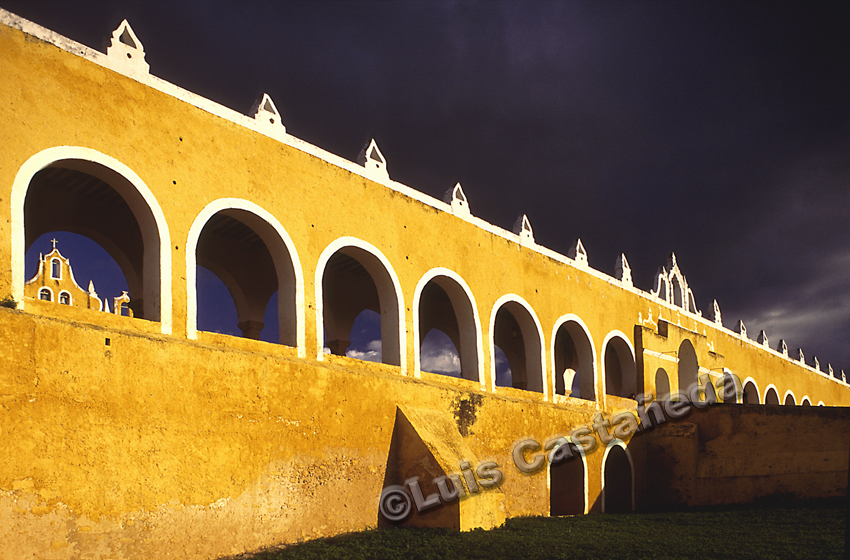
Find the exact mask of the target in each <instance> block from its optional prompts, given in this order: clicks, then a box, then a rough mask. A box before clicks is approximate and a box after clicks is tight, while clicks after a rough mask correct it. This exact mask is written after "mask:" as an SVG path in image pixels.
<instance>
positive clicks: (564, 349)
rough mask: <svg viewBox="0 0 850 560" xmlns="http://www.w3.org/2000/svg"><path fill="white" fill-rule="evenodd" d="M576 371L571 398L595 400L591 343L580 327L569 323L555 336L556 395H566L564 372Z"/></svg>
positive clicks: (571, 387)
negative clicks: (568, 370)
mask: <svg viewBox="0 0 850 560" xmlns="http://www.w3.org/2000/svg"><path fill="white" fill-rule="evenodd" d="M567 369H571V370H573V371H575V376H574V377H573V380H572V383H571V384H570V387H569V389H570V391H571V392H570V396H571V397H574V398H578V399H585V400H590V401H592V400H595V399H596V388H595V387H594V383H593V352H592V349H591V348H590V341H589V340H588V339H587V337H586V336H585V335H584V332H583V331H582V330H581V328H580V327H578V325H576V324H575V323H572V322H567V323H564V324H563V325H561V326H560V327H559V328H558V332H557V334H556V335H555V394H557V395H563V394H565V393H566V389H567V387H566V384H565V381H564V375H563V374H564V371H565V370H567Z"/></svg>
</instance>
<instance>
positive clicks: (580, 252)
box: [567, 239, 587, 266]
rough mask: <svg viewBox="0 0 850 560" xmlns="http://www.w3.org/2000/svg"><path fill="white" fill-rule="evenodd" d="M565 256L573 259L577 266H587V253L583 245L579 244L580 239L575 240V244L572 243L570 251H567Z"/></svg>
mask: <svg viewBox="0 0 850 560" xmlns="http://www.w3.org/2000/svg"><path fill="white" fill-rule="evenodd" d="M567 256H568V257H569V258H571V259H573V260H574V261H575V262H576V264H577V265H582V266H586V265H587V251H586V250H585V249H584V244H583V243H582V242H581V239H576V240H575V242H573V245H572V247H570V250H569V251H567Z"/></svg>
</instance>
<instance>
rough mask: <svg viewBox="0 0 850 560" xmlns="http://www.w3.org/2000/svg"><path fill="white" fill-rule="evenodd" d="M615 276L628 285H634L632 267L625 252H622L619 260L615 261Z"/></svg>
mask: <svg viewBox="0 0 850 560" xmlns="http://www.w3.org/2000/svg"><path fill="white" fill-rule="evenodd" d="M614 277H615V278H616V279H617V280H619V281H620V282H622V283H623V284H625V285H627V286H632V285H633V284H632V267H631V266H629V261H628V260H627V259H626V254H625V253H620V256H619V257H617V262H616V263H614Z"/></svg>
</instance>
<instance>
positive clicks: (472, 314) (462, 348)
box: [413, 268, 483, 382]
mask: <svg viewBox="0 0 850 560" xmlns="http://www.w3.org/2000/svg"><path fill="white" fill-rule="evenodd" d="M413 325H414V329H415V341H416V348H415V358H416V371H417V372H418V371H420V370H425V371H436V373H447V374H453V373H454V372H452V373H449V372H448V371H446V370H445V369H444V370H442V371H440V370H438V367H436V366H438V365H439V364H438V363H435V362H437V360H435V357H434V356H431V355H428V356H425V360H423V352H422V351H423V348H425V349H427V348H428V347H426V346H425V342H426V339H428V337H429V333H431V332H432V330H436V331H439V332H441V333H443V335H444V336H445V337H446V338H448V340H450V341H451V345H447V344H438V346H439V348H438V350H439V351H440V356H437V358H439V357H441V356H448V354H450V353H454V354H456V356H457V357H456V360H457V371H456V374H458V375H459V376H460V377H463V378H465V379H471V380H474V381H479V382H483V376H482V368H481V361H482V355H483V348H482V345H481V324H480V321H479V319H478V310H477V307H476V306H475V299H474V298H473V296H472V292H471V291H470V289H469V286H467V285H466V282H464V281H463V279H462V278H461V277H460V276H458V275H457V274H455V273H454V272H452V271H451V270H448V269H445V268H435V269H432V270H430V271H428V272H427V273H426V274H425V275H424V276H423V277H422V279H421V280H420V281H419V284H418V285H417V286H416V291H415V293H414V295H413ZM431 338H432V339H433V338H434V337H431ZM450 346H453V348H451V347H450ZM423 361H425V362H426V363H425V364H423ZM429 366H430V367H429ZM443 367H445V366H443Z"/></svg>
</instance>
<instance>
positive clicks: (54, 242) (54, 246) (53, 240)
mask: <svg viewBox="0 0 850 560" xmlns="http://www.w3.org/2000/svg"><path fill="white" fill-rule="evenodd" d="M50 242H51V243H53V248H54V249H56V243H58V242H57V241H56V238H55V237H54V238H53V239H51V240H50Z"/></svg>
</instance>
